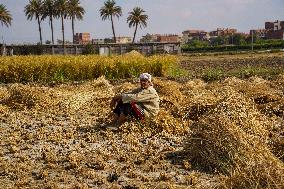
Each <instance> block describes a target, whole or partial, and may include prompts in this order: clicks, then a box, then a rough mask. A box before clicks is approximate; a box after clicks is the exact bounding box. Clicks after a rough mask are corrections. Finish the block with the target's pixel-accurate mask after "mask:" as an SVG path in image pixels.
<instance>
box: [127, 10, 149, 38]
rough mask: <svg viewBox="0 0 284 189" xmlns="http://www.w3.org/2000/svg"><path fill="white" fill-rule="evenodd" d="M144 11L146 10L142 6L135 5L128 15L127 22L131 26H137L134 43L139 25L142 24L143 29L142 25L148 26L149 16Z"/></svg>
mask: <svg viewBox="0 0 284 189" xmlns="http://www.w3.org/2000/svg"><path fill="white" fill-rule="evenodd" d="M144 12H145V11H144V10H143V9H141V8H140V7H135V8H134V9H133V10H132V11H131V12H129V16H128V17H127V23H129V27H135V30H134V35H133V40H132V43H134V41H135V36H136V32H137V27H138V25H140V28H141V29H142V26H143V27H144V28H145V27H147V20H148V16H147V15H146V14H143V13H144Z"/></svg>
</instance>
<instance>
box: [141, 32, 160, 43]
mask: <svg viewBox="0 0 284 189" xmlns="http://www.w3.org/2000/svg"><path fill="white" fill-rule="evenodd" d="M159 36H160V34H149V33H147V34H146V35H145V36H142V38H141V39H140V42H141V43H151V42H158V37H159Z"/></svg>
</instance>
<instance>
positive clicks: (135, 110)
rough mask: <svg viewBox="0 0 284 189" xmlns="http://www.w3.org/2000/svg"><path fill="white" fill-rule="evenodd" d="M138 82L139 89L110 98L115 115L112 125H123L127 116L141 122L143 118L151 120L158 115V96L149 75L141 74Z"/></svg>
mask: <svg viewBox="0 0 284 189" xmlns="http://www.w3.org/2000/svg"><path fill="white" fill-rule="evenodd" d="M139 80H140V85H141V87H140V88H137V89H134V90H133V91H131V92H128V93H123V94H120V95H116V96H114V97H113V98H112V100H111V103H110V107H111V108H112V109H113V113H114V114H115V118H114V120H113V124H114V125H116V126H119V125H121V124H123V123H124V122H125V121H126V118H127V116H131V117H133V118H136V119H138V120H142V121H143V120H144V118H147V117H148V118H151V117H154V116H156V115H157V114H158V112H159V96H158V94H157V92H156V90H155V89H154V87H153V84H152V81H151V75H150V74H148V73H142V74H141V75H140V77H139Z"/></svg>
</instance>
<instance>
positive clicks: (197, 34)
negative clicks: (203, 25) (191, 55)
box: [182, 30, 210, 43]
mask: <svg viewBox="0 0 284 189" xmlns="http://www.w3.org/2000/svg"><path fill="white" fill-rule="evenodd" d="M209 37H210V36H209V33H208V32H205V31H204V30H186V31H183V32H182V43H188V42H190V41H191V40H193V39H197V40H208V39H209Z"/></svg>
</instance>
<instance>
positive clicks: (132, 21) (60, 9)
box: [0, 0, 148, 46]
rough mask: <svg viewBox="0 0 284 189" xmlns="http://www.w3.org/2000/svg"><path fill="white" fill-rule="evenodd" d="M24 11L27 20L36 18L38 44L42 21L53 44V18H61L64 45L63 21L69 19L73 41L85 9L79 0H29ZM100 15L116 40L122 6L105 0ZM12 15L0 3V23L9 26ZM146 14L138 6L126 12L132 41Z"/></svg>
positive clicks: (146, 16) (142, 24) (143, 22)
mask: <svg viewBox="0 0 284 189" xmlns="http://www.w3.org/2000/svg"><path fill="white" fill-rule="evenodd" d="M24 12H25V15H26V17H27V19H28V20H36V21H37V24H38V31H39V37H40V44H42V29H41V23H42V21H44V20H46V19H48V21H49V23H50V29H51V38H52V39H51V42H52V44H54V28H53V22H54V19H60V20H61V30H62V43H63V46H65V25H64V21H65V20H66V19H70V20H71V23H72V35H73V43H74V42H75V41H74V34H75V31H74V30H75V29H74V27H75V26H74V25H75V20H83V17H84V14H85V9H84V7H83V6H81V2H80V0H29V3H28V4H27V5H26V6H25V7H24ZM100 16H101V18H102V20H103V21H104V20H110V21H111V28H112V33H113V40H114V42H116V34H115V27H114V18H119V17H120V16H122V8H121V7H120V6H118V5H117V4H116V2H115V0H106V1H105V2H104V5H103V6H102V7H101V8H100ZM12 19H13V18H12V15H11V13H10V11H9V10H7V8H6V7H5V5H3V4H0V23H1V24H2V26H3V25H5V26H6V27H9V26H10V25H11V23H12ZM147 20H148V15H146V14H145V11H144V10H143V9H142V8H140V7H134V8H133V10H132V11H130V12H129V13H128V17H127V20H126V21H127V23H128V24H129V28H131V27H134V34H133V39H132V43H134V42H135V37H136V32H137V29H138V26H140V28H141V29H142V27H147Z"/></svg>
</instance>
